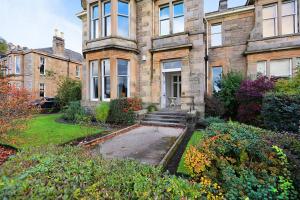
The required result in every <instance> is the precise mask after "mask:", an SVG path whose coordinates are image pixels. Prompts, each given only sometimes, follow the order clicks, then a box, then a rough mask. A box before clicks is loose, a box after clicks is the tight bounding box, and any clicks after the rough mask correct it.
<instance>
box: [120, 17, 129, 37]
mask: <svg viewBox="0 0 300 200" xmlns="http://www.w3.org/2000/svg"><path fill="white" fill-rule="evenodd" d="M128 28H129V21H128V17H123V16H118V34H119V35H120V36H123V37H128V36H129V29H128Z"/></svg>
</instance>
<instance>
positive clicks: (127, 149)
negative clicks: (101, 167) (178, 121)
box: [93, 126, 183, 165]
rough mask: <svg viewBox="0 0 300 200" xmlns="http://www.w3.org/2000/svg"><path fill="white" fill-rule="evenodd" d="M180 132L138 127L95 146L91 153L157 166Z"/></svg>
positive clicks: (179, 129)
mask: <svg viewBox="0 0 300 200" xmlns="http://www.w3.org/2000/svg"><path fill="white" fill-rule="evenodd" d="M182 132H183V129H182V128H169V127H156V126H140V127H138V128H135V129H133V130H131V131H129V132H127V133H124V134H122V135H119V136H116V137H114V138H112V139H110V140H108V141H106V142H104V143H102V144H98V145H96V146H95V148H94V149H93V152H94V153H100V154H102V155H103V157H104V158H109V159H110V158H128V159H135V160H138V161H140V162H142V163H148V164H152V165H158V164H159V162H160V161H161V160H162V159H163V157H164V156H165V154H166V153H167V152H168V150H169V149H170V148H171V146H172V145H173V144H174V142H175V140H176V139H177V137H178V136H179V135H180V134H182Z"/></svg>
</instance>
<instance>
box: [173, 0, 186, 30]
mask: <svg viewBox="0 0 300 200" xmlns="http://www.w3.org/2000/svg"><path fill="white" fill-rule="evenodd" d="M173 13H174V14H173V15H174V16H173V33H180V32H184V6H183V2H179V3H178V2H177V3H174V4H173Z"/></svg>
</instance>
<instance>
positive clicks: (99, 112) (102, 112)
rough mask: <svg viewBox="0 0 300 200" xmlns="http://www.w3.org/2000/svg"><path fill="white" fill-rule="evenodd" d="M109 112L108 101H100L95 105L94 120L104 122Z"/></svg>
mask: <svg viewBox="0 0 300 200" xmlns="http://www.w3.org/2000/svg"><path fill="white" fill-rule="evenodd" d="M108 114H109V103H107V102H101V103H100V104H99V105H98V106H97V107H96V120H97V121H100V122H102V123H105V122H106V120H107V117H108Z"/></svg>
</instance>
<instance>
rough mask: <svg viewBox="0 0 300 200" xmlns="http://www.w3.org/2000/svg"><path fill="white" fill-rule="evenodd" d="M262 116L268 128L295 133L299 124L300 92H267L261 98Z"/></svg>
mask: <svg viewBox="0 0 300 200" xmlns="http://www.w3.org/2000/svg"><path fill="white" fill-rule="evenodd" d="M262 116H263V118H264V125H265V127H266V128H268V129H271V130H275V131H290V132H295V133H297V132H298V131H299V125H300V94H295V95H287V94H285V93H270V94H267V95H266V96H265V97H264V99H263V105H262Z"/></svg>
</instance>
